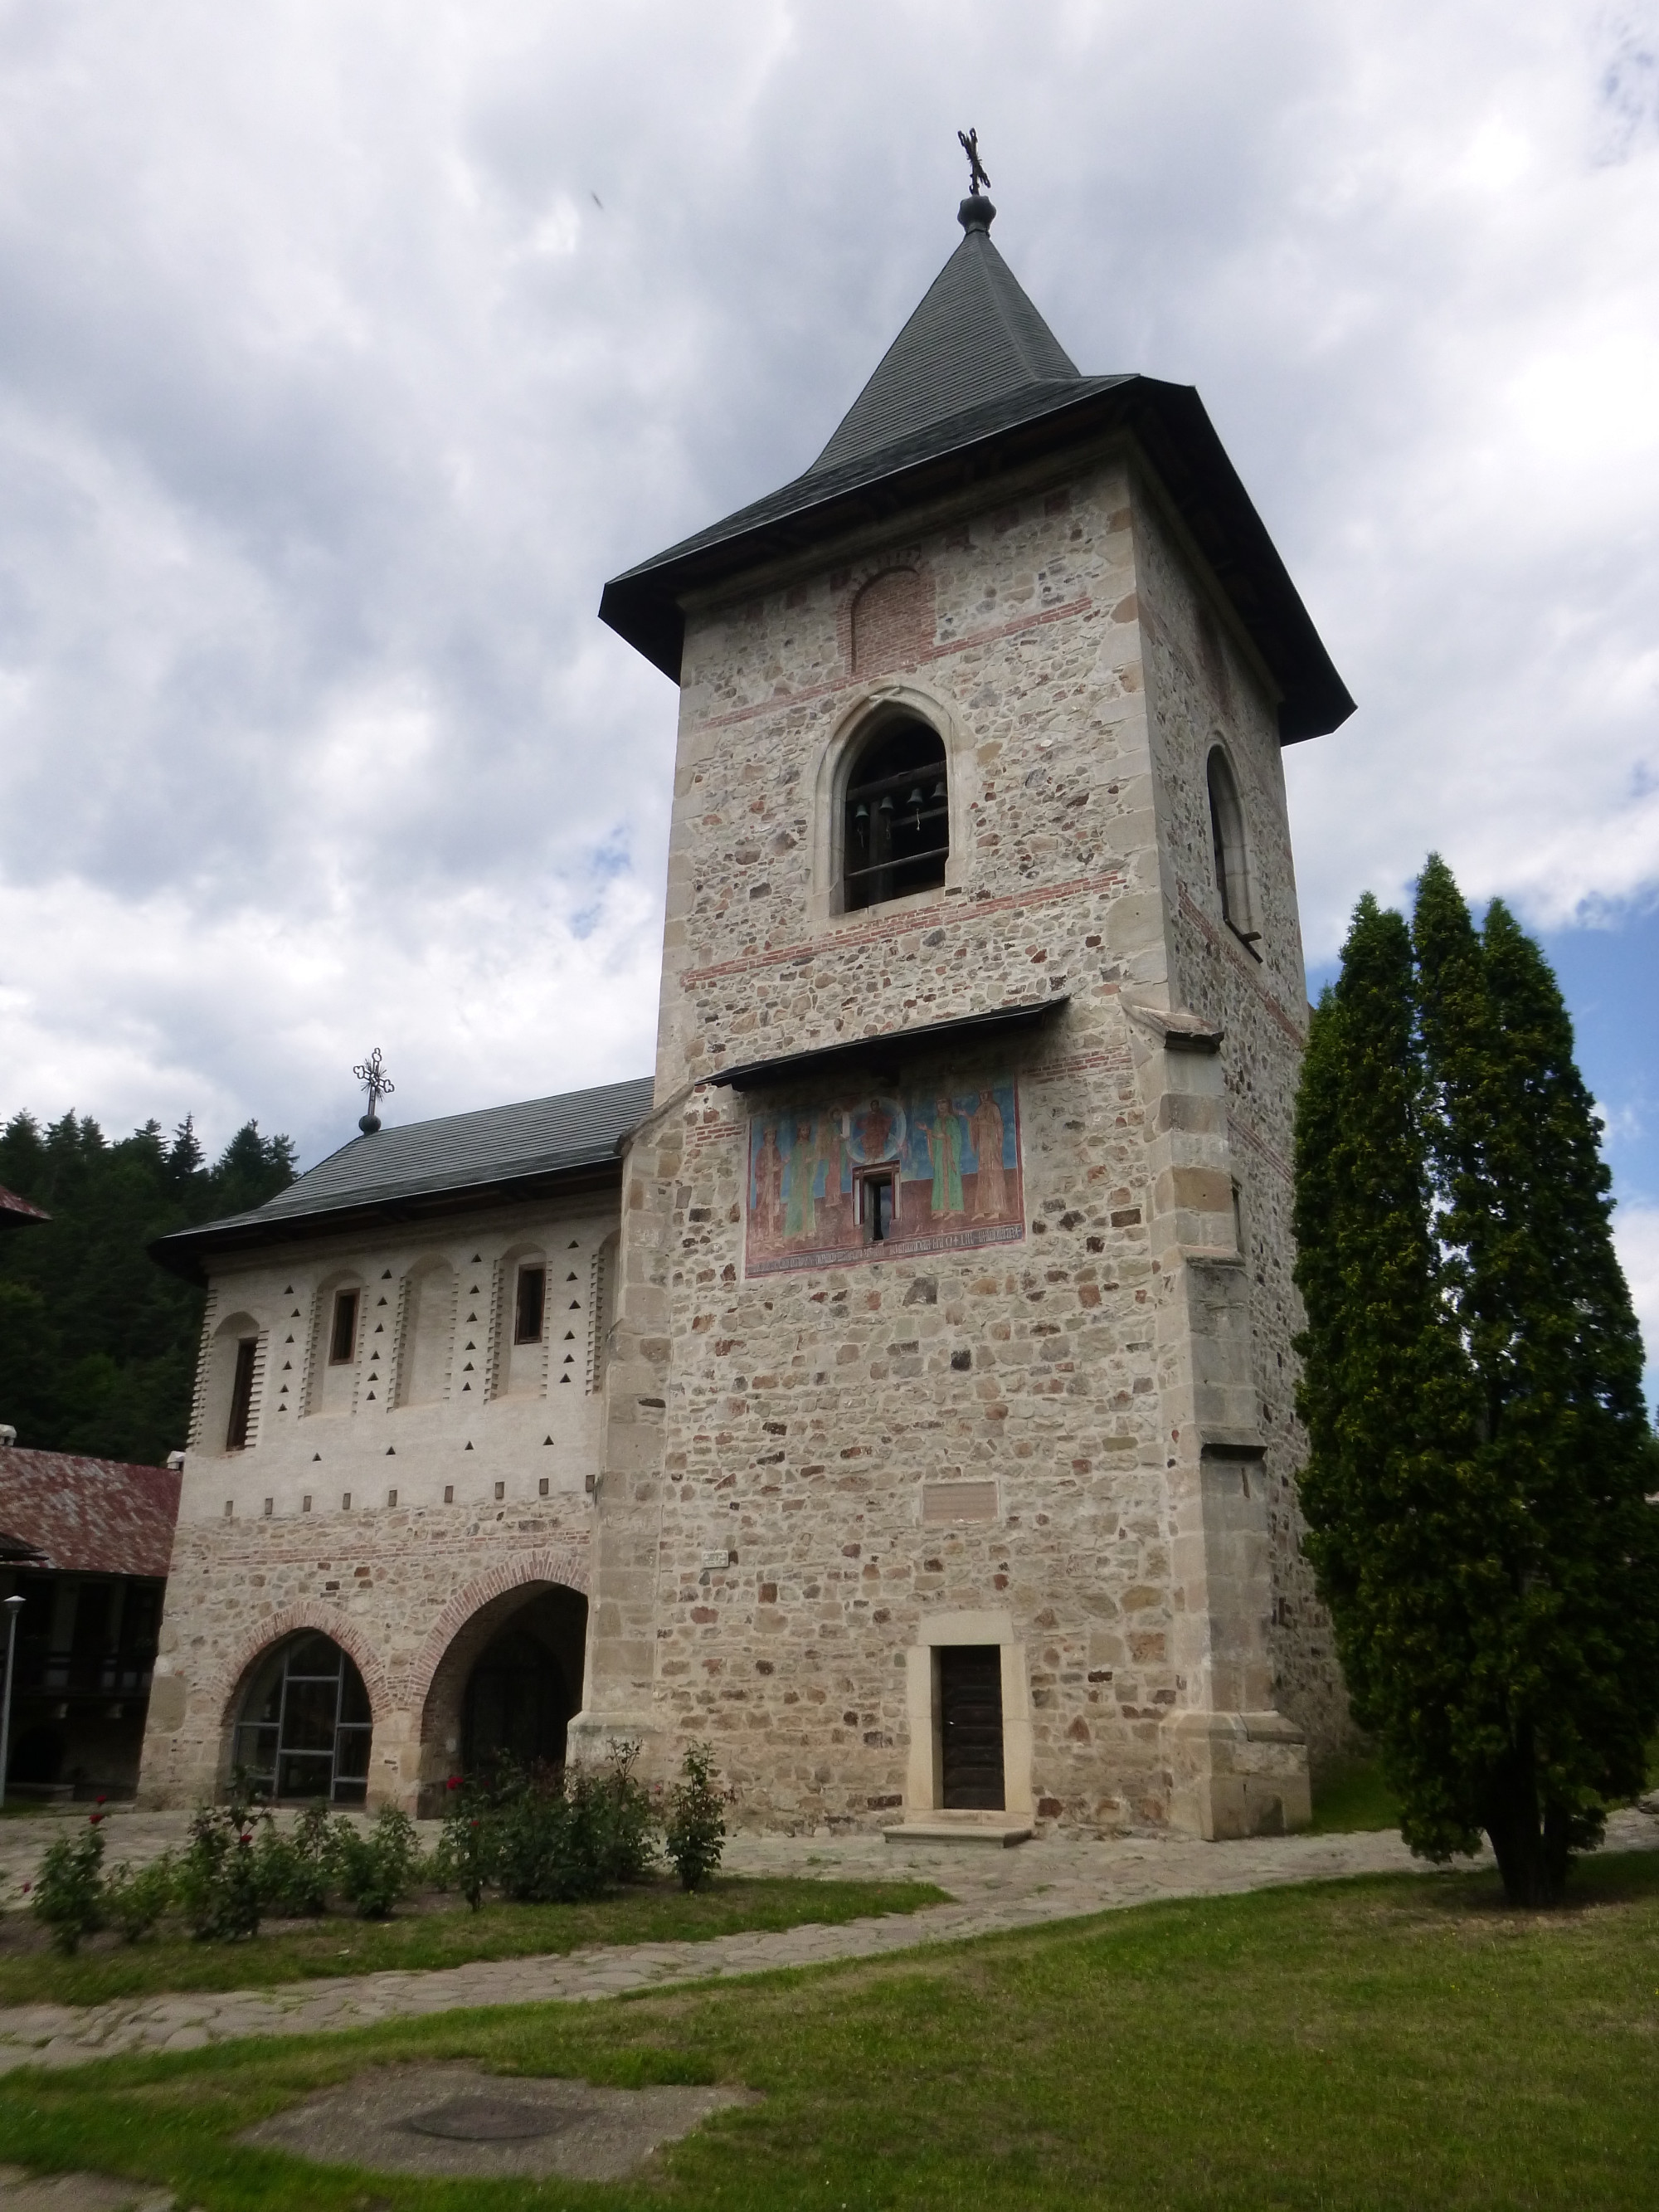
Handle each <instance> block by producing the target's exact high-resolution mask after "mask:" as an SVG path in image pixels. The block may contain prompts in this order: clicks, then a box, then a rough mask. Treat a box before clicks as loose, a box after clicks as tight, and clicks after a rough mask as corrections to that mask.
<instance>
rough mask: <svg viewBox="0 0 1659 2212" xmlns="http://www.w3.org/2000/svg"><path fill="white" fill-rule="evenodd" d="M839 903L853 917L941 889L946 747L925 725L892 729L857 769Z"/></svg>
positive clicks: (946, 852)
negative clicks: (857, 912) (913, 894)
mask: <svg viewBox="0 0 1659 2212" xmlns="http://www.w3.org/2000/svg"><path fill="white" fill-rule="evenodd" d="M950 852H951V810H950V803H949V790H948V786H947V782H946V769H945V747H944V744H942V742H941V741H940V738H939V733H938V732H937V731H935V730H930V729H929V728H928V726H927V724H926V723H925V722H915V721H906V722H896V723H889V724H888V725H887V726H886V727H885V728H884V729H882V730H880V731H878V732H877V734H876V735H875V736H874V737H873V738H871V740H870V741H869V743H868V744H866V746H865V747H864V749H863V750H862V751H861V752H860V754H859V756H858V758H857V759H856V760H855V761H854V763H853V771H852V775H851V776H850V778H849V779H848V786H847V801H846V814H845V820H844V823H843V826H842V854H843V860H842V906H843V907H844V908H846V909H847V910H848V912H849V913H850V912H852V911H854V910H855V909H857V908H860V907H867V906H880V905H882V904H884V902H886V901H887V900H888V899H896V898H903V897H904V896H906V894H907V893H908V892H911V891H930V890H939V887H940V885H941V884H943V883H944V881H945V861H946V860H947V859H948V858H949V857H950Z"/></svg>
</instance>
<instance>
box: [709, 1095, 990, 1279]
mask: <svg viewBox="0 0 1659 2212" xmlns="http://www.w3.org/2000/svg"><path fill="white" fill-rule="evenodd" d="M872 1180H874V1181H876V1182H884V1183H886V1184H890V1194H883V1195H882V1197H881V1198H880V1200H879V1201H878V1200H877V1199H876V1198H874V1197H872V1190H871V1184H872ZM748 1198H749V1205H748V1225H747V1242H746V1258H747V1266H748V1271H749V1273H750V1274H751V1275H755V1274H774V1273H780V1272H781V1271H782V1270H785V1269H787V1268H795V1267H844V1266H847V1265H848V1264H850V1263H852V1262H854V1261H865V1260H881V1259H893V1260H896V1259H903V1258H905V1257H906V1256H907V1255H921V1254H924V1253H927V1252H947V1251H957V1250H964V1249H970V1248H972V1247H974V1246H975V1245H981V1244H1011V1243H1019V1242H1020V1241H1021V1240H1022V1239H1023V1238H1024V1235H1025V1200H1024V1188H1023V1186H1022V1183H1021V1179H1020V1165H1019V1105H1018V1097H1017V1095H1016V1092H1015V1089H1014V1085H1013V1083H1012V1079H1008V1078H1003V1079H999V1080H992V1081H979V1082H976V1083H975V1084H974V1085H972V1086H971V1087H969V1088H968V1089H965V1090H963V1091H952V1090H948V1089H946V1088H945V1087H943V1086H939V1085H930V1086H929V1087H928V1088H927V1090H926V1091H918V1092H915V1093H914V1094H912V1095H910V1096H907V1097H895V1096H892V1095H890V1094H888V1095H875V1094H871V1093H865V1094H863V1095H861V1096H854V1097H843V1098H842V1099H839V1100H825V1101H824V1102H823V1103H821V1104H815V1105H811V1106H800V1105H796V1106H792V1107H788V1108H786V1109H781V1110H770V1111H763V1112H761V1113H758V1114H757V1115H754V1117H753V1118H752V1120H751V1121H750V1128H749V1192H748ZM872 1209H874V1210H873V1211H872ZM877 1218H879V1220H880V1223H881V1230H882V1234H881V1236H880V1237H879V1238H878V1239H875V1238H874V1237H873V1231H872V1224H873V1222H874V1221H875V1220H876V1219H877Z"/></svg>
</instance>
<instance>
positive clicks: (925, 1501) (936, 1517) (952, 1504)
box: [921, 1482, 997, 1528]
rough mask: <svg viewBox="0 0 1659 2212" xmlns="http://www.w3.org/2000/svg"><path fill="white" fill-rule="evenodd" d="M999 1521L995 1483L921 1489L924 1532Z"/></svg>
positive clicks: (930, 1485) (933, 1485) (948, 1484)
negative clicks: (949, 1524) (958, 1524)
mask: <svg viewBox="0 0 1659 2212" xmlns="http://www.w3.org/2000/svg"><path fill="white" fill-rule="evenodd" d="M996 1517H997V1486H996V1485H995V1483H994V1482H925V1483H923V1485H922V1486H921V1525H922V1527H923V1528H943V1527H945V1524H946V1523H947V1522H952V1521H994V1520H995V1519H996Z"/></svg>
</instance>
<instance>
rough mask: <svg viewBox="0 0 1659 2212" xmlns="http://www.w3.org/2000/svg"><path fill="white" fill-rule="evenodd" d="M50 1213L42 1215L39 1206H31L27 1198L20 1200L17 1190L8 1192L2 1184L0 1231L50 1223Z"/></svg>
mask: <svg viewBox="0 0 1659 2212" xmlns="http://www.w3.org/2000/svg"><path fill="white" fill-rule="evenodd" d="M51 1219H52V1216H51V1214H49V1213H42V1212H41V1211H40V1207H39V1206H31V1205H30V1203H29V1201H28V1200H27V1199H26V1198H19V1196H18V1195H17V1193H16V1192H15V1190H8V1189H7V1188H6V1186H5V1185H4V1183H3V1182H0V1229H27V1227H28V1225H29V1224H30V1222H32V1221H50V1220H51Z"/></svg>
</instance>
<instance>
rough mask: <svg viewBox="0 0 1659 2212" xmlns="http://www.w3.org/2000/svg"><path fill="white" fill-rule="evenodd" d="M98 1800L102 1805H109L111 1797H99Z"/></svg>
mask: <svg viewBox="0 0 1659 2212" xmlns="http://www.w3.org/2000/svg"><path fill="white" fill-rule="evenodd" d="M98 1802H99V1803H100V1805H107V1804H108V1802H109V1799H108V1798H107V1797H100V1798H99V1800H98Z"/></svg>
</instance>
